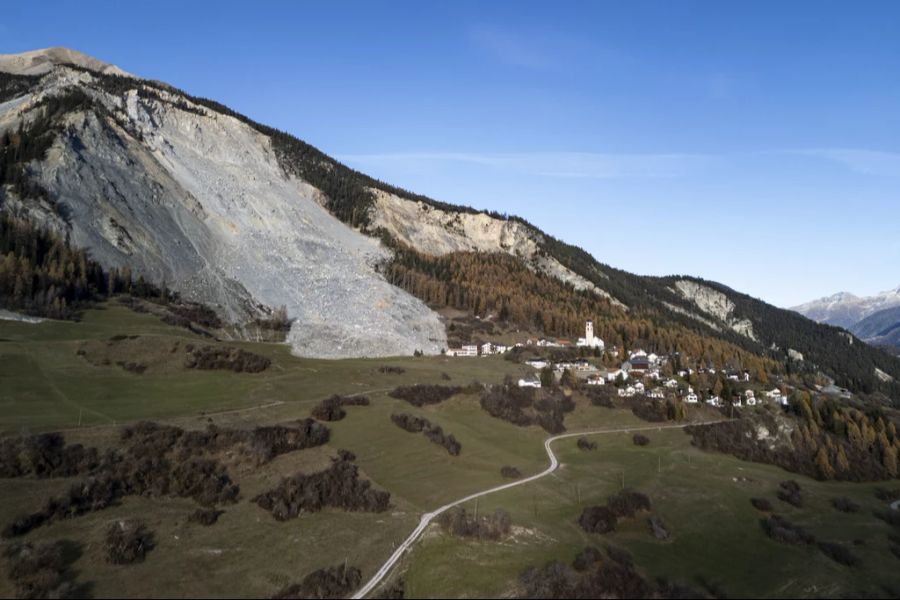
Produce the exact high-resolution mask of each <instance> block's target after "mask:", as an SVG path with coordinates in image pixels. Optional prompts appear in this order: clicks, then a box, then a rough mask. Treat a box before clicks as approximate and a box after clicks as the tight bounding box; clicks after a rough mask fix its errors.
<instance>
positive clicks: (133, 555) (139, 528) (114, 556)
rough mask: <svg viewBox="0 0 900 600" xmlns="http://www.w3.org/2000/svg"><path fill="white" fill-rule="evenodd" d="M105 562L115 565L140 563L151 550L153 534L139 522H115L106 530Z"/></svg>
mask: <svg viewBox="0 0 900 600" xmlns="http://www.w3.org/2000/svg"><path fill="white" fill-rule="evenodd" d="M105 539H106V560H108V561H109V562H111V563H113V564H116V565H130V564H132V563H136V562H141V561H143V560H144V557H145V556H147V553H148V552H149V551H150V550H152V549H153V546H154V543H153V532H151V531H150V530H149V529H147V527H146V526H145V525H144V524H143V523H141V522H140V521H117V522H115V523H113V524H112V525H110V526H109V527H108V528H107V530H106V538H105Z"/></svg>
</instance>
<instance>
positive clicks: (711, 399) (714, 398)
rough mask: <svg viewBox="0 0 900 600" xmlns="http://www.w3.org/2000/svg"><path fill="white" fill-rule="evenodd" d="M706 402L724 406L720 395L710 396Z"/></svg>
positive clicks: (711, 404)
mask: <svg viewBox="0 0 900 600" xmlns="http://www.w3.org/2000/svg"><path fill="white" fill-rule="evenodd" d="M706 403H707V404H709V405H710V406H722V399H721V398H719V397H718V396H710V397H709V398H707V399H706Z"/></svg>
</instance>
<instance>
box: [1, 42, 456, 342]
mask: <svg viewBox="0 0 900 600" xmlns="http://www.w3.org/2000/svg"><path fill="white" fill-rule="evenodd" d="M54 56H55V55H50V56H47V57H45V58H47V59H48V60H49V59H53V57H54ZM99 77H100V76H99V75H98V74H96V73H92V72H89V71H85V70H80V69H75V68H72V67H68V66H58V67H55V68H53V69H52V70H50V71H48V72H47V74H46V75H44V76H43V77H42V78H41V79H39V80H36V81H35V82H34V85H33V87H32V88H31V89H30V90H29V93H27V94H26V95H24V96H21V97H17V98H14V99H11V100H9V101H7V102H4V103H3V104H0V130H5V131H16V130H17V129H18V128H19V127H24V128H25V130H26V131H27V128H28V126H29V124H31V123H34V122H35V120H36V119H38V115H39V114H40V113H41V111H42V110H45V109H46V106H45V102H46V101H47V99H48V98H51V97H54V98H73V97H74V98H75V99H74V100H72V101H70V104H71V106H69V107H67V108H66V109H65V110H62V111H60V113H59V114H58V115H55V116H54V121H53V123H52V128H53V141H52V144H51V145H50V147H49V148H48V150H47V151H46V155H45V157H44V159H43V160H36V161H32V163H31V164H30V165H29V172H30V175H31V177H32V178H33V180H34V181H36V182H37V183H38V184H39V186H40V187H41V188H42V189H43V190H45V191H46V196H47V197H48V198H52V199H53V202H52V204H51V203H49V202H46V201H43V202H35V201H34V199H28V198H22V197H20V196H19V195H18V194H17V193H16V191H15V190H12V189H9V188H7V189H6V190H5V191H4V195H3V204H4V207H5V209H6V210H12V211H17V210H18V211H20V212H24V213H27V214H28V215H29V216H30V217H32V219H33V220H36V221H37V222H38V223H39V224H41V225H43V226H49V227H51V228H54V229H57V230H60V231H64V232H66V233H67V235H68V236H69V239H70V241H71V242H72V243H74V244H75V245H77V246H81V247H87V248H89V249H90V251H91V253H92V256H93V257H94V258H95V259H97V260H98V261H99V262H100V263H101V264H103V265H105V266H108V267H119V268H122V267H126V266H127V267H130V268H131V269H132V270H133V271H134V272H136V273H140V274H141V275H143V276H144V277H146V278H147V279H149V280H151V281H154V282H165V283H166V284H167V285H168V286H169V287H170V288H172V289H174V290H177V291H179V292H180V293H182V294H183V295H184V296H186V297H187V298H189V299H192V300H198V301H202V302H205V303H208V304H211V305H212V306H214V307H216V308H217V309H219V310H220V311H221V312H222V313H223V315H224V316H225V317H227V318H229V319H230V320H232V321H235V322H238V323H240V322H243V321H246V320H248V319H250V318H251V317H253V316H254V315H257V314H264V313H265V312H266V311H267V310H268V309H270V308H273V307H279V306H285V307H286V308H287V311H288V314H289V315H290V316H291V317H293V318H295V319H296V321H295V325H294V326H293V328H292V330H291V332H290V334H289V336H288V338H289V341H290V342H291V344H292V346H293V348H294V350H295V351H296V352H297V353H298V354H302V355H307V356H319V357H340V356H365V355H368V356H372V355H393V354H411V353H412V352H413V351H414V350H422V351H425V352H429V353H437V352H438V351H439V350H440V349H441V348H442V347H445V346H446V341H445V333H444V328H443V325H442V324H441V322H440V321H439V319H438V317H437V315H435V314H434V313H433V312H431V311H430V310H429V309H428V308H427V307H426V306H425V305H424V304H422V303H421V302H420V301H418V300H417V299H415V298H414V297H412V296H410V295H409V294H406V293H404V292H402V291H401V290H399V289H397V288H396V287H394V286H391V285H390V284H388V283H387V282H385V281H384V279H383V278H381V277H380V276H379V275H378V274H377V273H376V272H375V270H374V268H373V267H374V265H375V264H376V263H377V262H379V261H382V260H384V259H385V258H386V257H387V252H386V251H385V250H384V249H383V248H382V247H381V246H380V245H379V243H378V242H377V240H375V239H373V238H371V237H369V236H366V235H363V234H361V233H359V232H358V231H356V230H354V229H353V228H351V227H349V226H347V225H346V224H344V223H342V222H340V221H339V220H338V219H336V218H334V217H333V216H332V215H331V214H329V212H328V211H327V210H326V209H325V208H323V206H322V205H321V195H322V194H321V192H320V191H319V190H317V189H315V188H314V187H312V186H311V185H309V184H308V183H306V182H304V181H302V180H300V179H298V178H296V177H292V176H288V175H286V174H285V173H284V171H283V170H282V168H281V166H280V164H279V161H278V160H277V158H276V156H275V153H274V151H273V149H272V144H271V141H270V139H269V138H268V137H267V136H265V135H263V134H261V133H259V132H258V131H256V130H254V129H253V128H252V127H250V126H248V125H247V124H245V123H243V122H241V121H239V120H238V119H235V118H233V117H230V116H227V115H222V114H218V113H216V112H213V111H210V110H207V109H205V108H203V107H201V106H199V105H196V104H193V103H191V102H189V101H187V100H186V99H184V98H183V97H181V96H177V95H175V94H170V93H168V92H166V91H165V90H163V89H158V88H156V87H153V88H152V89H153V90H154V95H152V96H151V95H146V94H142V93H141V92H140V90H142V89H143V88H142V87H141V86H142V84H141V83H140V82H138V81H132V80H125V79H124V78H118V79H114V80H106V82H107V83H109V82H110V81H114V82H116V83H117V84H122V83H127V84H128V85H126V86H124V87H127V88H130V89H123V90H122V91H121V92H117V91H115V90H112V89H110V88H109V87H104V86H103V84H102V83H101V81H100V79H99ZM148 85H149V84H148Z"/></svg>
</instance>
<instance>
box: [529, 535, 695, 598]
mask: <svg viewBox="0 0 900 600" xmlns="http://www.w3.org/2000/svg"><path fill="white" fill-rule="evenodd" d="M519 585H520V587H521V592H520V597H522V598H706V597H709V594H707V593H704V592H701V591H699V590H693V589H689V588H686V587H684V586H679V585H673V584H671V583H668V582H666V581H658V582H657V583H656V584H655V585H653V584H651V583H649V582H647V581H646V580H645V579H644V578H643V577H641V575H640V574H639V573H638V572H637V570H636V568H635V565H634V561H633V560H632V558H631V556H630V555H629V554H628V553H627V552H625V551H623V550H619V549H616V548H612V547H607V548H606V549H605V551H602V550H600V549H598V548H595V547H592V546H590V547H587V548H585V549H584V550H582V551H581V552H580V553H579V554H578V556H576V557H575V560H574V561H573V563H572V566H571V567H570V566H568V565H566V564H563V563H561V562H558V561H554V562H549V563H547V564H546V565H544V566H543V567H541V568H535V567H532V568H530V569H527V570H526V571H525V572H523V573H522V574H521V575H520V576H519Z"/></svg>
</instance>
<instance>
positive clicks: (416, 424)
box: [391, 413, 462, 456]
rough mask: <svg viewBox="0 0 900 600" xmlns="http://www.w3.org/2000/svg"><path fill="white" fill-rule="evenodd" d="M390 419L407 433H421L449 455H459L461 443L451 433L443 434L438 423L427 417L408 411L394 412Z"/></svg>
mask: <svg viewBox="0 0 900 600" xmlns="http://www.w3.org/2000/svg"><path fill="white" fill-rule="evenodd" d="M391 421H392V422H393V423H394V425H396V426H397V427H399V428H401V429H403V430H404V431H408V432H409V433H422V434H423V435H424V436H425V437H426V438H428V439H429V440H430V441H431V442H433V443H435V444H437V445H438V446H441V447H442V448H444V449H445V450H446V451H447V452H448V453H449V454H450V456H459V453H460V452H461V451H462V444H460V443H459V441H457V439H456V438H455V437H453V434H445V433H444V430H443V428H441V426H440V425H435V424H433V423H432V422H431V421H429V420H428V419H425V418H422V417H417V416H415V415H411V414H409V413H394V414H392V415H391Z"/></svg>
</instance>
